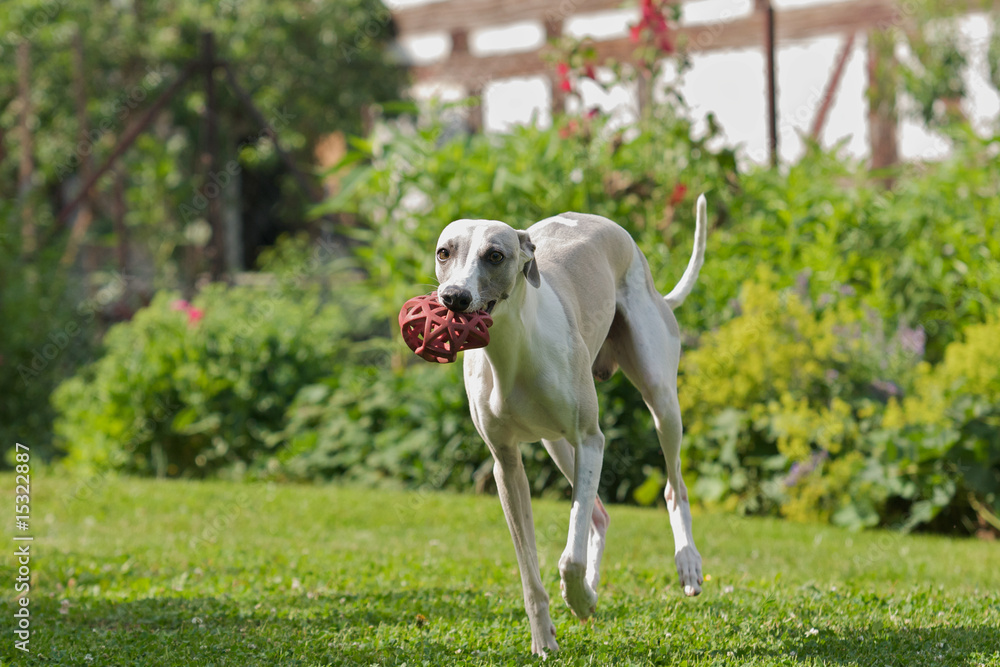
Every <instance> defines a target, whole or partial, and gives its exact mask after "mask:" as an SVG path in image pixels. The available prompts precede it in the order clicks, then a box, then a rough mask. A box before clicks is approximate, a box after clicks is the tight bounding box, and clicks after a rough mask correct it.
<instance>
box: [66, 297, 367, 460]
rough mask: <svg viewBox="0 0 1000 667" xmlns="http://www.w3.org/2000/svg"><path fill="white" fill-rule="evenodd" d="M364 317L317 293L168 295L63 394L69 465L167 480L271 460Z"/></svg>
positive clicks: (119, 329) (117, 334)
mask: <svg viewBox="0 0 1000 667" xmlns="http://www.w3.org/2000/svg"><path fill="white" fill-rule="evenodd" d="M354 323H355V319H354V318H352V317H350V316H348V314H347V313H345V310H344V306H343V304H342V303H340V302H338V301H335V300H332V299H329V298H323V296H322V295H321V293H320V292H319V290H317V289H306V290H301V291H298V290H293V291H286V290H284V289H283V288H281V287H280V283H279V284H278V286H276V287H273V288H270V289H268V288H262V287H253V286H242V287H226V286H224V285H221V284H219V285H210V286H209V287H207V288H206V289H205V290H203V291H202V292H201V293H200V294H199V295H198V296H197V297H196V298H195V299H194V300H193V301H192V302H191V303H188V302H186V301H183V300H181V299H179V296H178V295H176V294H172V293H168V292H161V293H160V294H158V295H157V296H156V298H155V299H154V300H153V302H152V303H151V304H150V306H149V307H147V308H144V309H142V310H140V311H139V312H138V313H137V314H136V315H135V317H134V318H133V319H132V320H131V321H129V322H125V323H122V324H119V325H116V326H115V327H113V328H112V329H111V330H110V331H109V332H108V334H107V336H106V337H105V340H104V349H105V351H104V354H103V356H102V357H101V358H100V359H99V360H98V361H96V362H95V363H93V364H91V365H90V366H88V367H86V368H84V369H83V370H82V371H81V372H80V373H79V374H78V375H77V376H75V377H73V378H72V379H70V380H68V381H66V382H65V383H63V384H62V385H61V386H60V387H59V388H58V390H57V391H56V392H55V394H54V396H53V403H54V405H55V408H56V410H57V411H58V413H59V417H58V419H57V421H56V423H55V433H56V437H57V438H58V442H59V443H60V444H61V446H62V447H63V448H64V449H65V451H66V455H67V460H66V462H67V464H69V465H76V464H81V465H86V466H91V467H111V468H115V469H119V470H123V471H127V472H133V473H139V474H147V475H152V474H155V475H157V476H176V475H186V476H203V475H208V474H211V473H214V472H218V471H220V470H224V469H228V470H235V471H239V470H245V469H247V468H248V467H250V468H260V467H261V466H263V465H265V464H266V462H267V460H268V458H269V456H270V452H271V448H272V447H273V445H274V441H273V439H272V437H271V436H272V434H273V433H275V432H277V431H279V430H281V429H282V428H283V425H284V416H285V411H286V409H287V408H288V406H289V405H290V404H291V402H292V400H293V399H294V397H295V395H296V393H297V392H298V391H299V389H300V388H301V387H303V386H304V385H308V384H310V383H313V382H316V381H318V380H319V379H321V378H323V377H325V376H326V375H328V374H330V373H335V372H336V369H337V368H338V366H340V365H342V364H344V363H345V361H346V359H345V357H344V354H345V351H346V347H347V343H348V342H349V341H350V333H351V327H352V326H353V325H354Z"/></svg>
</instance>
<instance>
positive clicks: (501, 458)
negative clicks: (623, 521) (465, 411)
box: [490, 442, 590, 655]
mask: <svg viewBox="0 0 1000 667" xmlns="http://www.w3.org/2000/svg"><path fill="white" fill-rule="evenodd" d="M490 449H491V450H492V451H493V476H494V478H495V479H496V483H497V491H498V492H499V495H500V505H501V506H502V507H503V513H504V516H505V517H506V518H507V527H508V528H510V536H511V538H512V539H513V540H514V551H515V552H516V553H517V565H518V567H519V568H520V570H521V587H522V589H523V590H524V609H525V611H526V612H527V613H528V623H529V624H530V625H531V652H532V653H535V654H538V655H544V654H545V652H546V651H557V650H559V644H557V643H556V628H555V626H554V625H552V618H551V617H550V616H549V596H548V594H547V593H546V592H545V586H543V585H542V578H541V576H540V575H539V572H538V553H537V552H536V548H535V524H534V520H533V519H532V516H531V492H530V489H529V487H528V477H527V475H525V473H524V465H523V463H522V462H521V451H520V450H519V449H518V447H517V443H513V442H512V443H509V444H508V445H505V446H503V447H499V448H495V447H494V446H493V445H492V444H491V445H490ZM587 516H588V519H589V516H590V515H589V514H588V515H587Z"/></svg>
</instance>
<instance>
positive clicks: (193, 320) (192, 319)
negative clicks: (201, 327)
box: [187, 308, 205, 327]
mask: <svg viewBox="0 0 1000 667" xmlns="http://www.w3.org/2000/svg"><path fill="white" fill-rule="evenodd" d="M187 314H188V326H190V327H193V326H195V325H197V324H198V322H200V321H201V318H202V317H204V316H205V311H204V310H202V309H201V308H189V309H188V311H187Z"/></svg>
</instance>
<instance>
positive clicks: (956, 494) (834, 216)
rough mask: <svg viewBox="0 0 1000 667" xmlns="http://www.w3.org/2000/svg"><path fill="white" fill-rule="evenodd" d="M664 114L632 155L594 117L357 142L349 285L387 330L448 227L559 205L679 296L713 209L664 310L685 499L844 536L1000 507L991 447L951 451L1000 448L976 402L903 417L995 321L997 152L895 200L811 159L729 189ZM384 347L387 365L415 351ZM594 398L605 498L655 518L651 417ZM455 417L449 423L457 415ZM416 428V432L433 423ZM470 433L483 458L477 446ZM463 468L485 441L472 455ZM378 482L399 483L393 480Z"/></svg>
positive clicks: (999, 197)
mask: <svg viewBox="0 0 1000 667" xmlns="http://www.w3.org/2000/svg"><path fill="white" fill-rule="evenodd" d="M656 113H657V114H659V116H658V117H657V118H656V119H655V122H652V123H650V124H642V123H641V124H640V126H639V131H638V132H636V133H635V136H631V137H627V138H626V137H625V136H624V135H623V134H621V133H619V132H615V131H613V130H611V129H609V128H608V126H606V125H604V121H602V120H601V119H600V118H591V119H565V118H563V119H557V121H556V124H555V126H554V127H553V128H551V129H547V130H543V129H539V128H535V127H529V128H519V129H516V130H514V131H513V132H512V133H510V134H505V135H487V136H482V135H472V136H466V135H461V136H456V137H452V138H447V137H446V135H445V133H444V131H443V128H442V127H441V126H440V125H434V124H430V125H428V126H423V127H420V128H416V129H409V130H403V129H396V130H392V131H389V132H388V133H387V134H386V133H383V135H382V138H381V140H380V142H378V143H376V142H371V143H366V142H358V143H356V148H357V149H358V152H357V153H355V154H354V155H352V156H350V157H349V158H348V160H347V161H346V162H347V163H350V164H351V165H352V168H351V169H350V170H349V173H347V174H346V176H345V178H344V183H345V188H344V189H343V190H342V191H341V192H340V193H339V194H338V195H337V196H336V197H334V198H332V199H331V200H330V201H328V203H327V205H326V206H325V209H324V210H327V211H338V212H343V213H350V214H352V216H353V217H352V218H351V219H352V221H353V224H352V226H351V227H349V228H348V229H347V230H346V231H347V232H348V233H350V234H352V235H354V236H355V237H356V238H358V239H360V240H363V241H364V243H363V244H362V245H361V246H360V247H359V251H358V254H357V259H358V262H359V266H360V267H361V268H362V269H363V270H364V271H365V272H366V273H367V275H368V276H369V289H370V290H371V291H372V293H375V294H378V296H379V298H380V301H381V302H382V303H383V304H384V313H383V314H384V316H386V317H390V316H391V315H393V314H394V313H395V310H396V309H397V308H398V305H399V304H400V303H402V301H403V300H405V298H407V297H409V296H411V295H413V294H414V293H417V292H419V291H421V290H422V289H425V288H427V289H429V288H430V287H431V286H432V284H433V273H432V271H433V266H432V261H431V255H430V253H428V252H427V250H426V249H427V248H430V247H432V246H433V243H434V240H435V239H436V236H437V234H438V233H439V232H440V230H441V229H442V228H443V227H444V226H445V225H446V224H447V223H448V222H450V221H451V220H453V219H457V218H461V217H477V218H493V219H500V220H505V221H507V222H509V223H510V224H512V225H514V226H515V227H527V226H528V225H530V224H531V223H532V222H534V221H536V220H538V219H540V218H542V217H545V216H547V215H551V214H556V213H559V212H561V211H564V210H569V209H575V210H586V211H589V212H595V213H599V214H602V215H606V216H608V217H610V218H612V219H614V220H616V221H617V222H619V223H621V224H622V225H623V226H624V227H626V229H628V230H629V231H630V233H632V235H633V237H634V238H635V239H636V241H637V242H638V243H639V245H640V247H641V248H642V249H643V251H644V252H645V253H646V255H647V257H648V258H649V261H650V265H651V269H652V271H653V274H654V276H656V279H657V282H658V284H659V286H660V287H661V289H669V287H670V286H671V285H672V284H673V282H675V281H676V279H677V278H678V277H679V274H680V273H681V271H682V270H683V268H684V265H685V264H686V259H687V256H688V254H689V253H690V244H691V242H692V232H693V226H694V225H693V216H692V212H691V211H690V209H691V208H692V203H693V198H694V196H695V195H697V194H698V193H699V192H701V191H707V192H708V196H709V210H710V216H711V218H712V227H713V229H712V232H711V235H710V237H709V248H708V252H707V255H706V262H705V266H704V268H703V269H702V273H701V279H700V280H699V285H698V287H697V288H696V290H695V291H694V292H693V293H692V295H691V296H690V297H689V299H688V301H687V302H686V303H685V305H684V306H683V307H682V308H680V309H679V310H678V312H677V316H678V319H679V321H680V323H681V326H682V331H683V333H684V336H685V341H686V347H687V349H686V351H685V353H684V355H683V356H682V359H683V360H684V361H683V362H682V377H681V400H682V402H683V403H684V415H685V424H686V432H687V436H686V448H687V451H686V454H685V457H684V458H685V460H686V464H685V465H686V466H687V469H688V472H689V474H690V475H691V476H692V480H691V487H692V490H693V493H694V495H695V496H696V498H697V499H698V500H700V501H701V502H703V503H706V504H709V505H715V504H719V505H722V506H724V507H728V508H733V509H738V510H740V511H744V512H755V513H776V514H783V515H785V516H788V517H791V518H798V519H820V520H828V521H832V522H834V523H838V524H842V525H849V526H854V527H861V526H870V525H875V524H879V523H881V524H891V525H902V526H906V527H914V526H917V525H924V524H927V523H928V522H931V521H933V520H935V519H938V520H940V519H941V517H943V516H947V517H949V519H948V520H950V521H952V520H953V523H959V524H961V520H962V519H961V518H962V517H964V518H965V519H968V518H970V517H972V518H974V514H973V511H975V512H977V513H979V514H980V516H989V514H990V512H994V511H995V509H996V507H997V505H996V502H997V500H996V497H997V490H998V487H1000V484H998V482H997V480H996V475H995V461H994V460H993V454H992V453H991V452H993V451H994V450H995V447H992V446H985V445H982V446H979V447H978V448H976V447H975V446H973V447H972V451H971V453H970V454H968V455H965V458H962V457H961V456H959V454H960V453H961V452H963V451H965V450H966V449H969V447H970V445H969V440H968V436H966V435H964V434H965V433H967V432H975V433H984V435H982V436H981V437H983V438H988V437H991V436H990V435H989V433H992V432H990V431H989V428H991V427H988V424H989V423H992V422H990V421H989V420H990V419H991V418H990V417H989V414H990V413H989V412H988V410H987V407H988V401H979V402H977V403H976V405H977V406H978V407H977V408H976V409H975V410H973V412H974V413H975V414H974V416H973V417H968V416H965V417H963V416H961V415H959V414H958V413H957V412H955V411H956V410H959V409H960V408H959V406H961V405H963V404H964V403H966V402H968V401H970V400H972V398H970V397H971V396H972V395H973V393H971V392H970V393H962V394H961V395H960V396H959V395H956V396H955V397H954V401H951V402H949V403H948V405H949V406H950V407H948V408H947V410H949V411H950V412H948V414H949V417H948V418H947V419H946V420H945V421H946V423H947V424H949V428H950V429H952V430H951V431H949V432H948V433H941V432H937V431H934V430H933V429H931V428H930V427H929V426H928V425H924V426H920V425H919V424H917V423H915V422H914V420H913V419H912V418H908V419H904V420H903V421H902V422H899V420H898V415H899V414H900V412H901V411H902V412H905V410H904V408H903V407H901V406H904V405H907V404H908V403H907V400H908V397H913V396H919V395H921V394H920V392H921V391H924V392H925V393H926V392H927V391H929V389H922V387H925V386H926V387H930V386H936V385H937V383H938V382H939V381H940V382H943V381H945V378H943V377H941V376H939V375H935V374H934V373H932V372H931V371H928V370H924V371H920V370H919V369H921V368H922V369H935V368H937V366H936V364H938V363H939V362H941V361H942V359H944V358H945V354H946V350H949V349H952V348H951V347H949V346H953V345H965V343H961V342H960V341H961V340H962V332H963V330H965V329H966V328H968V327H970V326H976V325H977V323H981V322H983V321H984V320H986V318H987V316H988V315H989V313H990V312H991V310H990V306H991V304H996V303H997V302H1000V269H998V266H1000V262H998V257H1000V245H998V243H1000V233H998V231H1000V230H998V225H1000V179H997V178H996V175H997V172H996V165H995V154H996V149H997V146H998V145H1000V140H982V139H979V138H978V137H976V136H975V135H972V134H965V135H961V136H960V137H959V138H960V139H961V141H960V142H959V143H957V144H956V150H955V154H954V156H953V157H951V158H949V159H947V160H945V161H943V162H941V163H939V164H930V165H921V166H911V167H902V168H901V169H900V171H899V173H898V175H897V180H896V185H895V187H894V188H893V189H889V190H886V189H883V188H882V187H881V186H879V185H878V184H877V183H875V182H874V181H873V180H872V179H871V177H870V175H869V173H868V172H867V171H866V170H865V169H864V168H863V167H862V166H861V165H859V164H857V163H852V162H851V161H849V160H844V159H843V158H842V157H841V156H839V155H838V154H837V153H836V151H830V152H825V151H821V150H819V149H818V148H816V147H811V148H810V150H809V151H808V152H807V154H806V155H805V156H804V158H803V159H802V160H801V161H800V162H799V163H797V164H795V165H791V166H790V167H789V168H788V169H787V171H786V172H784V173H782V172H777V171H771V170H765V169H750V170H748V171H746V172H744V173H739V172H738V171H737V170H736V168H735V164H734V163H733V162H732V155H731V153H726V152H719V153H713V152H712V151H711V150H710V149H709V148H708V146H710V145H712V144H711V142H709V141H694V140H691V139H690V135H691V128H690V126H689V125H688V124H687V123H686V121H684V120H683V119H681V118H678V117H676V116H673V115H671V114H670V113H669V112H666V111H663V110H661V109H658V110H657V111H656ZM759 267H767V270H765V271H762V270H761V269H760V268H759ZM748 280H749V282H748ZM396 349H397V354H398V355H400V356H399V357H398V358H397V367H398V366H400V365H401V364H402V363H403V362H404V360H405V359H406V358H407V355H408V352H407V351H406V350H405V348H403V347H402V346H398V345H397V347H396ZM956 349H958V348H956ZM921 364H923V365H921ZM942 368H944V366H942ZM395 372H397V373H398V372H399V371H398V370H397V371H395ZM404 372H405V373H414V374H416V373H419V374H421V375H422V374H423V373H425V372H426V373H429V374H434V373H437V374H438V375H439V376H440V375H442V374H443V373H442V371H441V369H435V368H433V367H432V368H429V369H428V370H426V371H424V370H420V371H415V370H414V369H413V368H412V367H411V368H409V369H407V370H406V371H404ZM942 372H943V371H942ZM921 373H923V375H921ZM448 375H449V376H451V377H453V378H454V381H455V382H456V383H457V382H458V378H457V374H456V375H454V376H452V375H451V373H448ZM925 375H926V377H927V378H929V379H926V380H921V379H920V378H921V377H924V376H925ZM393 381H394V382H396V383H397V384H396V385H395V386H397V388H399V390H400V391H401V392H402V393H400V394H397V396H399V397H401V398H406V397H410V396H413V394H412V393H410V392H407V391H403V389H402V388H400V385H399V383H404V384H405V382H406V381H405V380H401V379H398V378H396V379H394V380H393ZM970 386H971V385H970ZM599 393H600V397H601V402H602V428H604V430H605V432H606V434H607V436H608V443H609V444H608V449H607V454H606V458H605V467H604V472H603V475H602V480H601V481H602V483H601V492H602V494H604V495H605V497H608V498H609V499H611V500H617V501H626V502H656V501H657V499H658V497H659V490H660V488H662V482H663V474H662V455H661V454H660V451H659V447H658V445H657V443H656V439H655V435H654V432H653V429H652V423H651V420H650V419H649V417H648V413H647V411H646V409H645V406H644V405H643V404H642V402H641V399H640V397H639V395H638V393H637V392H635V391H634V390H633V389H632V388H631V386H630V385H628V383H627V381H626V380H625V379H624V378H622V377H621V376H620V375H618V376H616V377H614V378H612V380H611V381H609V382H607V383H602V384H601V385H599ZM317 396H319V394H317ZM323 400H328V401H334V400H335V399H333V398H328V399H321V400H319V401H318V403H320V404H322V402H323ZM406 400H409V399H408V398H407V399H406ZM419 400H421V401H423V404H424V405H431V404H433V401H431V400H430V399H429V398H428V397H422V398H421V399H419ZM914 400H915V399H914ZM454 401H455V402H446V403H447V405H448V406H449V407H448V410H449V411H450V410H452V409H458V408H459V403H458V401H461V397H460V396H456V397H455V398H454ZM440 405H442V406H443V405H445V403H441V404H440ZM314 407H315V406H314ZM355 407H357V408H358V409H360V410H362V412H363V406H361V405H360V404H357V405H356V406H355ZM461 407H462V408H463V409H464V404H462V405H461ZM913 410H916V408H913ZM385 414H387V413H380V415H381V416H377V417H374V418H372V420H371V421H370V423H381V422H379V420H380V419H384V418H385ZM428 414H430V413H428ZM970 414H972V413H970ZM443 418H445V415H444V413H440V414H439V415H438V419H443ZM894 420H895V421H894ZM389 421H390V422H391V421H392V420H391V419H390V420H389ZM404 421H405V420H404ZM423 421H424V424H425V426H423V427H420V426H419V425H418V424H416V423H413V427H414V428H418V429H421V430H425V429H428V427H427V426H426V424H427V423H428V422H433V421H435V420H434V419H429V418H428V419H424V420H423ZM897 422H899V423H897ZM430 428H431V429H433V428H436V427H430ZM935 428H937V427H935ZM984 429H986V430H985V431H984ZM411 433H412V432H411ZM949 433H950V434H952V435H948V434H949ZM954 434H958V435H954ZM411 437H412V440H413V441H416V440H418V439H419V436H418V435H416V434H415V433H412V435H411ZM464 437H466V438H472V439H473V440H475V441H476V442H477V443H478V440H477V439H476V436H474V435H473V433H472V431H471V429H469V430H467V431H466V435H465V436H464ZM949 438H950V439H949ZM439 440H440V438H438V437H437V436H434V437H428V438H427V439H426V440H424V441H423V442H424V446H425V447H426V449H425V450H424V454H423V455H424V456H425V458H427V459H433V460H434V461H435V465H439V464H440V462H441V461H442V460H444V461H448V460H451V461H453V462H454V463H455V464H456V465H458V466H459V467H460V468H461V467H462V466H464V465H465V464H464V463H462V462H460V461H458V460H457V459H455V458H453V451H452V450H448V451H445V450H444V448H442V447H441V446H440V445H436V444H434V443H435V442H438V441H439ZM303 442H311V440H308V439H307V440H304V441H303ZM329 442H331V443H332V442H333V438H332V437H331V438H330V439H329ZM394 442H398V438H387V439H386V440H385V441H383V444H382V445H380V446H384V447H386V448H391V447H392V445H391V444H390V443H394ZM914 443H922V444H919V446H918V445H917V444H914ZM932 443H937V444H932ZM366 447H369V448H372V447H374V448H375V449H369V451H370V452H375V451H376V450H377V449H378V447H379V445H373V444H372V443H371V442H370V441H369V442H368V444H367V445H366ZM475 451H479V452H482V451H483V450H482V449H481V445H479V444H476V445H473V446H472V448H471V449H469V450H467V451H466V453H465V455H466V456H468V455H469V452H475ZM525 451H526V454H528V456H527V457H526V467H528V469H529V474H531V475H532V478H533V480H534V481H535V489H536V491H541V490H545V489H549V490H555V491H556V492H565V489H566V485H565V482H564V481H563V480H561V478H560V476H559V475H558V474H553V471H552V466H551V464H550V463H547V462H546V460H545V459H546V457H545V454H544V452H543V451H541V448H540V447H535V448H533V449H526V450H525ZM930 452H934V453H933V454H931V453H930ZM340 455H342V456H346V455H347V454H346V449H345V450H343V451H341V454H340ZM480 455H481V454H480ZM477 456H478V455H477ZM934 457H937V458H936V459H935V458H934ZM970 457H971V458H970ZM376 458H377V457H376ZM952 459H954V460H955V461H957V460H961V461H964V462H965V463H964V464H962V465H964V466H965V467H961V466H960V465H959V464H958V463H955V462H954V461H952ZM355 461H356V465H358V466H361V467H363V466H364V465H365V464H364V458H363V457H360V458H357V459H356V460H355ZM949 461H952V462H949ZM970 461H974V465H970V464H969V462H970ZM991 466H992V467H991ZM328 470H329V468H328ZM974 470H983V471H986V472H984V473H983V475H981V476H980V477H981V478H980V477H977V476H976V473H975V472H974ZM369 472H370V471H369ZM367 474H368V473H367V472H364V471H362V470H361V468H358V469H356V470H355V471H354V472H353V473H351V475H352V476H353V477H355V478H359V479H360V478H364V477H365V475H367ZM401 474H402V477H401V479H403V480H405V481H408V482H411V483H418V484H419V483H424V482H423V480H424V479H425V477H424V476H421V475H414V474H412V472H406V471H401ZM377 476H382V477H387V476H391V475H389V474H388V473H387V468H385V467H383V468H381V472H380V473H378V475H377ZM369 478H371V477H370V476H369ZM449 479H450V478H449ZM465 481H466V483H470V480H469V479H468V478H467V477H465ZM449 483H450V482H449ZM970 493H971V494H972V495H971V496H970ZM975 508H978V509H975ZM990 508H993V509H992V510H991V509H990ZM944 510H947V511H944ZM942 512H944V513H943V514H942ZM949 527H950V526H949Z"/></svg>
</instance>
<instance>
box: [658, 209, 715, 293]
mask: <svg viewBox="0 0 1000 667" xmlns="http://www.w3.org/2000/svg"><path fill="white" fill-rule="evenodd" d="M707 240H708V204H706V203H705V195H701V196H700V197H698V206H697V219H696V222H695V228H694V251H693V252H692V253H691V259H690V260H688V265H687V268H686V269H684V275H683V276H681V279H680V281H679V282H678V283H677V286H676V287H674V288H673V289H672V290H671V291H670V294H668V295H666V296H665V297H663V300H664V301H666V302H667V305H668V306H670V308H671V309H674V308H677V307H678V306H679V305H681V304H682V303H684V299H686V298H687V295H688V294H690V293H691V290H692V289H693V288H694V284H695V282H697V281H698V272H699V271H701V265H702V264H704V263H705V245H706V244H707Z"/></svg>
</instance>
